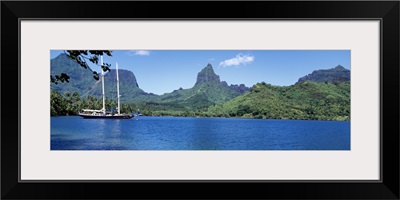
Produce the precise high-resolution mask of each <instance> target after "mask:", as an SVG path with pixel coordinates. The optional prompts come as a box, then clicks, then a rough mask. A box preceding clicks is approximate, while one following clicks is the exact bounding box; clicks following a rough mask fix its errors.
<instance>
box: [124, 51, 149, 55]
mask: <svg viewBox="0 0 400 200" xmlns="http://www.w3.org/2000/svg"><path fill="white" fill-rule="evenodd" d="M128 54H129V55H131V56H149V55H150V51H147V50H139V51H129V52H128Z"/></svg>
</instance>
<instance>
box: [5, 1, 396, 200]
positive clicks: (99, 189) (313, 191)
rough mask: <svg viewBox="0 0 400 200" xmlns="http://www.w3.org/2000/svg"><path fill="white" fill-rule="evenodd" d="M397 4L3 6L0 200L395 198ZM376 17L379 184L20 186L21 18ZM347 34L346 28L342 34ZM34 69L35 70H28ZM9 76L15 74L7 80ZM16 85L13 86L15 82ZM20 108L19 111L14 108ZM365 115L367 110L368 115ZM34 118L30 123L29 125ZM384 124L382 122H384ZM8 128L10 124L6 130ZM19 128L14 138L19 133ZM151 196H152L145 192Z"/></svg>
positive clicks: (63, 3)
mask: <svg viewBox="0 0 400 200" xmlns="http://www.w3.org/2000/svg"><path fill="white" fill-rule="evenodd" d="M399 8H400V3H399V2H398V1H353V2H344V1H337V2H334V1H284V2H275V1H254V2H241V1H233V2H227V1H221V2H211V1H207V2H205V1H204V2H188V1H180V2H177V1H172V2H166V1H159V2H156V1H152V2H138V1H136V2H135V1H119V2H106V1H99V2H95V1H88V2H78V1H73V2H72V1H70V2H66V1H59V2H52V1H26V2H24V1H18V2H17V1H14V2H13V1H2V2H1V50H2V51H1V96H2V97H3V98H2V99H1V110H0V111H1V112H2V113H3V114H2V115H1V198H3V199H86V198H88V199H108V198H112V199H121V198H128V199H132V198H135V199H155V198H157V199H166V198H172V199H182V198H185V199H194V198H196V199H202V198H226V199H238V198H239V199H253V198H261V199H265V198H268V199H399V66H400V65H399ZM21 18H24V19H38V18H42V19H50V18H52V19H98V18H104V19H110V18H114V19H115V18H119V19H122V18H124V19H132V18H135V19H155V18H156V19H161V18H169V19H189V18H190V19H203V20H207V19H210V20H212V19H214V20H215V19H244V20H246V19H247V20H248V19H278V18H279V19H295V18H297V19H299V18H302V19H343V20H346V19H371V18H373V19H381V22H383V23H382V24H381V26H382V29H381V33H382V35H381V36H382V37H381V38H382V44H381V45H382V47H383V49H382V50H381V59H382V60H381V61H382V64H383V65H381V81H382V82H383V84H381V133H382V134H383V137H382V138H381V145H382V148H383V150H382V157H381V161H382V162H381V164H382V165H381V166H382V171H381V173H382V174H383V179H382V181H381V182H357V183H354V182H344V183H343V182H341V183H338V182H332V183H316V182H275V183H271V182H211V181H205V182H196V181H193V182H190V183H189V182H151V183H150V182H141V183H138V182H135V183H128V182H123V183H121V182H119V183H95V182H78V183H71V182H63V183H61V182H59V183H33V182H29V183H26V182H25V183H21V182H18V180H19V177H18V160H19V155H18V149H19V146H18V145H19V144H18V132H19V131H20V127H19V125H18V121H17V120H18V113H19V112H20V108H19V100H20V97H19V86H18V85H19V82H20V80H19V77H18V78H17V76H18V74H19V69H18V66H19V65H18V64H19V40H18V39H19V37H18V36H19V19H21ZM343 31H346V30H343ZM33 65H34V64H33ZM11 74H13V76H12V75H11ZM17 80H18V83H17ZM17 107H18V112H16V110H15V108H17ZM366 114H368V109H366ZM32 120H35V119H32ZM383 122H384V123H383ZM11 124H14V125H13V126H11ZM16 127H18V128H17V130H18V132H17V131H16ZM149 191H150V192H149Z"/></svg>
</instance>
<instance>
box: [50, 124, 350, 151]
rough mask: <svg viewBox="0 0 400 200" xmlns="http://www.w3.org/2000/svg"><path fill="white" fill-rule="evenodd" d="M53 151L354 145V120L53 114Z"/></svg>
mask: <svg viewBox="0 0 400 200" xmlns="http://www.w3.org/2000/svg"><path fill="white" fill-rule="evenodd" d="M51 150H350V122H336V121H302V120H260V119H236V118H191V117H138V118H133V119H130V120H102V119H82V118H81V117H79V116H66V117H51Z"/></svg>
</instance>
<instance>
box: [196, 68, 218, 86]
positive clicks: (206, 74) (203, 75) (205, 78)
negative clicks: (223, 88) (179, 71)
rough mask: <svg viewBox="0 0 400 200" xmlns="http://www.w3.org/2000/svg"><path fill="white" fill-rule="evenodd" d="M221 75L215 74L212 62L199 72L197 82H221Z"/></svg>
mask: <svg viewBox="0 0 400 200" xmlns="http://www.w3.org/2000/svg"><path fill="white" fill-rule="evenodd" d="M220 82H221V81H220V79H219V76H218V75H216V74H215V72H214V69H213V67H212V65H211V64H208V65H207V66H206V67H205V68H204V69H202V70H201V71H200V72H199V73H198V74H197V80H196V84H195V85H198V84H201V83H220Z"/></svg>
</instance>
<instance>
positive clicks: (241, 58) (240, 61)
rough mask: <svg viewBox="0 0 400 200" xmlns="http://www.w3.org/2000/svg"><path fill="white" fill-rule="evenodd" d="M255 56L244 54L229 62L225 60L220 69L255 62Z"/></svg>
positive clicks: (220, 64)
mask: <svg viewBox="0 0 400 200" xmlns="http://www.w3.org/2000/svg"><path fill="white" fill-rule="evenodd" d="M254 58H255V57H254V56H250V55H244V54H241V53H240V54H238V55H236V57H234V58H231V59H228V60H224V61H222V62H220V63H219V66H220V67H229V66H238V65H241V64H243V65H245V64H249V63H251V62H253V61H254Z"/></svg>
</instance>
